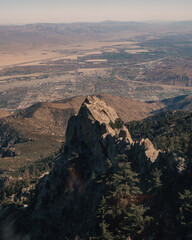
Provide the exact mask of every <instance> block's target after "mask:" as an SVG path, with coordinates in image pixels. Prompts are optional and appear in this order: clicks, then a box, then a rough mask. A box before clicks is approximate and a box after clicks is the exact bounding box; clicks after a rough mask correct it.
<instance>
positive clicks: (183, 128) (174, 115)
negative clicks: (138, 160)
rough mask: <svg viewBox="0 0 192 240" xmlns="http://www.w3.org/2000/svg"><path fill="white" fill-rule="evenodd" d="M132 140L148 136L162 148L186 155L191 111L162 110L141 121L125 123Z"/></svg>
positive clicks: (190, 129) (189, 136)
mask: <svg viewBox="0 0 192 240" xmlns="http://www.w3.org/2000/svg"><path fill="white" fill-rule="evenodd" d="M126 126H127V127H128V129H129V130H130V132H131V135H132V137H133V139H134V140H140V139H141V138H142V137H145V138H149V139H150V140H151V141H152V142H153V144H154V145H155V146H156V147H157V148H159V149H162V150H167V149H169V151H177V152H179V154H181V155H182V156H186V153H187V151H188V146H189V142H190V138H191V133H192V113H191V112H185V111H175V110H174V111H171V110H170V111H164V112H160V113H158V114H155V115H153V116H151V117H148V118H146V119H143V120H141V121H133V122H129V123H127V124H126Z"/></svg>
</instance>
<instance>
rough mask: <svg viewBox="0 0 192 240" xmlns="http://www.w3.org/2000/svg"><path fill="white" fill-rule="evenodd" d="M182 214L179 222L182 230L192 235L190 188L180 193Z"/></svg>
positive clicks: (186, 234)
mask: <svg viewBox="0 0 192 240" xmlns="http://www.w3.org/2000/svg"><path fill="white" fill-rule="evenodd" d="M179 202H180V216H179V224H180V228H181V232H182V233H183V234H185V236H186V239H187V236H189V235H190V236H191V237H192V193H191V191H190V190H185V191H184V193H183V194H181V193H180V194H179Z"/></svg>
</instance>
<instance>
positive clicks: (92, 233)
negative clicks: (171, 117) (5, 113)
mask: <svg viewBox="0 0 192 240" xmlns="http://www.w3.org/2000/svg"><path fill="white" fill-rule="evenodd" d="M117 119H118V115H117V113H116V112H115V111H114V109H112V108H111V107H109V106H107V105H106V103H105V102H103V101H102V100H100V99H98V98H97V97H95V96H91V97H87V98H86V100H85V101H84V103H83V104H82V106H81V108H80V111H79V113H78V115H76V116H72V117H71V118H70V120H69V123H68V127H67V131H66V139H65V146H64V147H63V148H62V150H61V153H60V156H59V157H58V158H57V161H56V163H55V166H54V168H53V170H52V171H51V172H50V174H49V175H48V176H46V177H44V178H43V179H41V181H40V183H39V184H38V186H37V189H36V193H35V196H33V199H32V202H31V204H30V207H29V208H28V209H26V214H24V212H25V211H24V212H23V210H22V212H21V215H20V216H19V217H18V218H17V219H18V222H19V225H20V227H19V225H18V226H17V227H18V228H21V229H22V231H23V230H24V229H25V230H28V231H29V233H30V234H31V239H42V240H44V239H46V240H49V239H50V240H51V239H53V238H54V239H57V240H60V239H64V238H68V239H75V238H76V239H78V238H79V237H80V239H92V238H93V239H95V238H96V239H100V240H101V239H102V240H103V239H107V240H109V239H110V240H111V239H127V237H129V236H131V238H132V239H145V238H144V236H145V237H146V236H147V237H150V236H154V237H153V239H172V238H159V235H158V231H159V229H160V227H158V226H159V221H161V220H159V219H158V218H157V217H156V216H155V215H153V214H154V213H153V210H154V208H155V207H156V206H157V202H156V198H155V192H154V191H156V190H153V188H151V185H150V184H151V183H150V181H152V180H150V176H151V175H150V174H152V173H153V171H156V170H155V169H157V168H158V169H159V170H158V171H159V172H157V174H160V172H161V171H162V173H163V174H164V175H163V178H161V179H164V176H167V174H168V172H169V171H170V172H169V177H172V175H173V176H174V178H175V181H176V179H178V178H179V177H180V176H182V174H183V173H184V167H183V160H182V159H181V158H179V157H178V156H176V155H174V154H170V153H167V152H162V151H158V150H156V149H155V148H154V147H153V144H152V143H151V142H150V140H149V139H142V140H141V141H140V142H133V140H132V138H131V136H130V134H129V131H128V130H127V129H126V128H125V126H124V125H123V124H119V122H117ZM112 123H113V124H112ZM131 166H132V167H131ZM134 171H137V172H138V173H139V175H138V174H137V173H135V172H134ZM146 174H147V175H146ZM157 177H158V176H157ZM139 178H142V179H143V180H142V182H141V185H145V186H143V187H142V188H143V191H145V194H144V193H142V192H141V186H140V184H139ZM152 179H153V178H152ZM165 179H166V178H165ZM149 180H150V181H149ZM165 182H166V180H165ZM144 183H145V184H144ZM149 183H150V184H149ZM160 183H161V182H160ZM161 184H162V186H163V187H162V192H163V194H165V193H166V194H167V190H166V189H167V186H166V184H165V186H166V187H165V189H164V182H162V183H161ZM161 184H160V186H161ZM144 189H145V190H144ZM146 189H148V190H149V189H151V190H150V191H149V192H148V190H146ZM154 189H156V188H154ZM169 191H170V190H169ZM149 193H150V194H149ZM165 196H166V195H165ZM167 197H169V196H168V195H167ZM167 197H166V199H167ZM110 199H111V200H110ZM143 201H147V203H146V204H147V206H150V207H151V209H150V211H149V212H148V213H147V209H148V208H146V207H145V205H144V203H143ZM153 204H154V205H153ZM155 204H156V205H155ZM158 206H159V205H158ZM162 208H165V209H166V211H165V213H164V212H163V211H164V210H165V209H163V210H162V211H161V210H160V213H161V214H162V215H163V216H168V217H169V218H170V217H173V216H172V215H169V214H170V213H169V212H168V211H167V203H166V204H165V205H162V207H161V208H159V209H162ZM105 210H106V211H105ZM160 213H159V214H160ZM23 214H24V215H23ZM147 214H149V216H151V217H152V216H153V217H154V219H155V220H153V221H157V224H156V223H155V222H154V223H153V221H152V218H151V217H149V216H148V217H147ZM171 214H172V213H171ZM29 216H30V218H29ZM126 219H129V220H128V222H127V220H126ZM113 224H115V225H113ZM122 224H124V225H122ZM151 224H152V225H151ZM153 224H154V225H153ZM163 224H165V226H164V231H163V233H164V232H166V231H168V230H170V226H172V224H173V219H169V220H167V221H166V222H164V221H163ZM115 226H116V227H115ZM129 226H130V227H129ZM152 226H155V227H152ZM126 227H128V228H126ZM144 229H145V230H146V232H145V231H144ZM122 234H123V235H122ZM122 236H123V237H122ZM172 236H173V234H172Z"/></svg>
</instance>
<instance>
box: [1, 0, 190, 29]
mask: <svg viewBox="0 0 192 240" xmlns="http://www.w3.org/2000/svg"><path fill="white" fill-rule="evenodd" d="M104 20H119V21H148V20H192V0H68V1H66V0H0V24H18V23H19V24H20V23H21V24H22V23H34V22H77V21H82V22H84V21H104Z"/></svg>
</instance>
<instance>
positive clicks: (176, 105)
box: [162, 95, 192, 111]
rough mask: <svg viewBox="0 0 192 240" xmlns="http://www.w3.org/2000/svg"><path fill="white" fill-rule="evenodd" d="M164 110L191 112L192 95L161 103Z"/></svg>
mask: <svg viewBox="0 0 192 240" xmlns="http://www.w3.org/2000/svg"><path fill="white" fill-rule="evenodd" d="M162 103H163V104H165V105H166V107H165V109H166V110H184V111H192V95H183V96H178V97H175V98H170V99H165V100H163V101H162Z"/></svg>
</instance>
